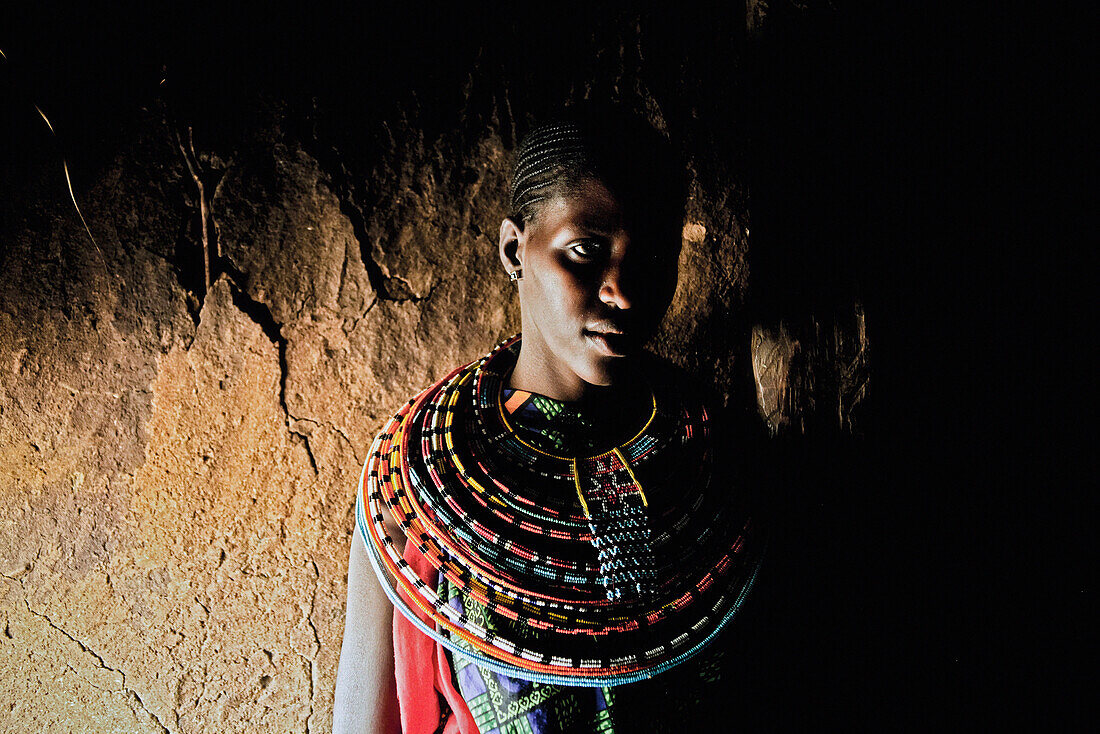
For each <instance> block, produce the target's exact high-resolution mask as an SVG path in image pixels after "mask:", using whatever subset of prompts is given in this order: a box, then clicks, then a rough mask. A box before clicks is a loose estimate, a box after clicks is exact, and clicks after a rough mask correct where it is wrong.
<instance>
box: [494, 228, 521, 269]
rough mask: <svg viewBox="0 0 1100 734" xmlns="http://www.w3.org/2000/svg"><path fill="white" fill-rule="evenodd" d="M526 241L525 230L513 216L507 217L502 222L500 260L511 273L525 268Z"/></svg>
mask: <svg viewBox="0 0 1100 734" xmlns="http://www.w3.org/2000/svg"><path fill="white" fill-rule="evenodd" d="M525 243H526V237H525V236H524V233H523V230H522V229H520V227H519V226H518V225H517V224H516V223H515V221H513V220H512V218H511V217H507V218H505V219H504V221H502V222H501V223H500V246H499V249H500V262H501V263H503V265H504V269H505V270H506V271H507V272H508V273H509V274H511V273H513V272H515V271H517V270H520V269H522V268H523V246H524V244H525Z"/></svg>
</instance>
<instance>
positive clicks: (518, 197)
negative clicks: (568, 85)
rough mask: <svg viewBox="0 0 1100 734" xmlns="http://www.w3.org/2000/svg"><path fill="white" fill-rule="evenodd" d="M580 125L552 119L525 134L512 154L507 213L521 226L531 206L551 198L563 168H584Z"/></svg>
mask: <svg viewBox="0 0 1100 734" xmlns="http://www.w3.org/2000/svg"><path fill="white" fill-rule="evenodd" d="M586 142H587V141H586V140H585V137H584V134H583V132H582V130H581V127H580V125H578V124H577V123H576V122H570V121H555V122H549V123H546V124H544V125H540V126H538V127H536V128H535V129H534V130H532V131H531V132H530V133H528V135H527V137H526V138H524V140H523V142H522V143H521V144H520V147H519V151H517V154H516V165H515V172H514V173H513V175H512V191H511V194H512V198H511V208H512V211H511V216H512V218H513V219H514V220H515V221H516V223H517V224H519V225H520V226H521V227H522V226H523V225H525V224H526V223H527V222H529V221H530V220H531V219H532V218H533V217H534V214H535V211H534V210H535V206H536V205H537V204H539V203H540V202H543V201H546V200H547V199H550V198H553V196H554V194H555V193H557V192H556V191H555V189H556V188H557V185H558V184H560V183H561V177H562V174H563V173H565V172H566V171H570V170H572V171H573V172H577V170H576V169H580V168H584V167H586V166H585V164H586V163H588V162H589V157H590V152H589V150H588V146H587V145H586Z"/></svg>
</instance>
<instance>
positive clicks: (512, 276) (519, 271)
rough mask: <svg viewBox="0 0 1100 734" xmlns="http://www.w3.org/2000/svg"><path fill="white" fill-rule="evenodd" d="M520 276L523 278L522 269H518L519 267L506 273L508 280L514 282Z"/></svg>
mask: <svg viewBox="0 0 1100 734" xmlns="http://www.w3.org/2000/svg"><path fill="white" fill-rule="evenodd" d="M522 278H523V270H522V269H520V268H516V269H515V270H513V271H512V272H510V273H508V280H510V281H512V282H513V283H515V282H516V281H517V280H520V279H522Z"/></svg>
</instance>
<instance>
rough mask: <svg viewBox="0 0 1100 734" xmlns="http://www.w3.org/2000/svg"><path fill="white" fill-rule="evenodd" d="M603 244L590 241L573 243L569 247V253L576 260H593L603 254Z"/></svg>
mask: <svg viewBox="0 0 1100 734" xmlns="http://www.w3.org/2000/svg"><path fill="white" fill-rule="evenodd" d="M604 249H605V247H604V244H603V243H602V242H595V241H592V240H585V241H583V242H575V243H573V244H572V245H570V246H569V253H570V254H571V255H572V256H573V257H574V258H576V259H578V260H593V259H595V258H597V257H599V256H600V255H602V254H603V252H604Z"/></svg>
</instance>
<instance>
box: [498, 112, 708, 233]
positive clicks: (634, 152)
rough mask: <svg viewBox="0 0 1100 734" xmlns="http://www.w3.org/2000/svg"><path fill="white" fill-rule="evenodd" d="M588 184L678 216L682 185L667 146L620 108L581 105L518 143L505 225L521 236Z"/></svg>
mask: <svg viewBox="0 0 1100 734" xmlns="http://www.w3.org/2000/svg"><path fill="white" fill-rule="evenodd" d="M588 179H596V180H599V181H601V182H602V183H604V185H606V186H607V187H608V188H609V189H610V190H611V191H612V192H614V193H615V194H616V195H617V196H619V197H620V198H622V199H624V200H628V201H632V202H635V203H636V205H638V206H641V207H643V208H652V207H657V210H659V211H664V210H668V209H669V208H670V207H671V208H672V210H673V211H675V212H676V213H677V214H678V215H682V208H683V202H684V198H685V195H686V178H685V173H684V166H683V164H682V163H681V161H680V160H679V158H678V156H677V155H676V153H675V151H674V150H673V147H672V145H671V143H670V142H669V141H668V140H667V139H666V138H665V137H663V136H662V135H661V134H660V133H658V132H657V131H656V130H655V129H653V127H652V126H651V125H649V123H647V122H646V121H645V120H643V119H642V118H640V117H637V116H635V115H632V114H630V113H629V112H626V111H625V110H622V109H621V108H617V107H608V106H600V107H598V106H595V105H593V104H591V103H584V104H582V105H581V106H578V107H574V108H571V109H569V110H566V111H565V112H564V113H563V114H560V115H558V116H556V117H554V118H552V119H549V120H547V121H545V122H543V123H541V124H539V125H537V126H535V127H534V128H532V129H531V130H530V132H528V133H527V135H526V136H525V137H524V138H523V140H522V142H521V143H520V146H519V149H518V150H517V151H516V159H515V167H514V169H513V173H512V187H511V202H510V205H511V210H510V214H509V218H510V219H512V221H514V222H515V223H516V226H518V227H519V228H520V229H523V228H524V227H525V226H526V225H527V223H529V222H531V221H532V220H534V219H535V218H537V216H538V214H539V212H540V211H541V210H542V207H544V206H545V205H546V204H547V203H549V202H550V201H551V200H553V199H554V198H555V197H557V196H569V195H570V194H572V193H573V192H574V191H575V190H576V188H577V187H578V186H579V185H580V184H582V183H583V182H584V181H585V180H588ZM670 213H671V212H670Z"/></svg>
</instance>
